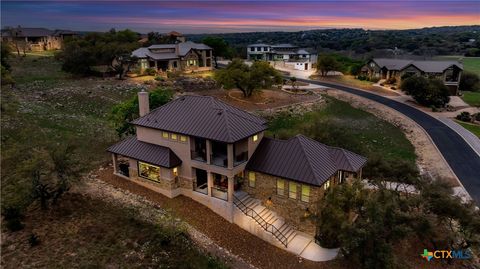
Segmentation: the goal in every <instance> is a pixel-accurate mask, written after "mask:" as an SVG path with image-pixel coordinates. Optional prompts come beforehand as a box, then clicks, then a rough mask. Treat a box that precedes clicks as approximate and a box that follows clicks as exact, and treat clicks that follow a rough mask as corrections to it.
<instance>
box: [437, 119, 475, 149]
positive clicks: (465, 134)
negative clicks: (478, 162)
mask: <svg viewBox="0 0 480 269" xmlns="http://www.w3.org/2000/svg"><path fill="white" fill-rule="evenodd" d="M438 120H439V121H441V122H443V123H444V124H445V125H447V126H448V127H450V129H452V130H454V131H455V132H457V134H459V135H460V136H461V137H462V138H463V139H464V140H465V142H467V144H468V145H470V147H472V149H473V150H474V151H475V152H476V153H477V154H478V156H480V139H479V138H478V137H477V136H476V135H474V134H472V133H471V132H470V131H468V130H467V129H465V128H463V126H462V125H460V124H458V123H456V122H455V121H453V120H451V119H449V118H445V117H439V118H438Z"/></svg>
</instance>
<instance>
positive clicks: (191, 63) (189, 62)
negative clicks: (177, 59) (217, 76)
mask: <svg viewBox="0 0 480 269" xmlns="http://www.w3.org/2000/svg"><path fill="white" fill-rule="evenodd" d="M188 65H190V66H192V65H197V60H188Z"/></svg>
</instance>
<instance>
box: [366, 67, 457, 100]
mask: <svg viewBox="0 0 480 269" xmlns="http://www.w3.org/2000/svg"><path fill="white" fill-rule="evenodd" d="M361 72H362V74H363V75H365V76H367V77H369V78H378V79H384V80H386V81H387V82H392V84H397V85H399V83H400V82H401V80H402V77H403V78H404V77H406V76H412V75H415V76H426V77H435V78H438V79H440V80H442V81H443V83H444V84H445V86H447V87H448V88H449V89H450V93H451V95H458V85H459V83H460V77H461V75H462V72H463V64H461V63H460V62H458V61H414V60H404V59H387V58H374V59H372V60H370V61H368V62H367V64H366V65H364V66H363V67H362V69H361Z"/></svg>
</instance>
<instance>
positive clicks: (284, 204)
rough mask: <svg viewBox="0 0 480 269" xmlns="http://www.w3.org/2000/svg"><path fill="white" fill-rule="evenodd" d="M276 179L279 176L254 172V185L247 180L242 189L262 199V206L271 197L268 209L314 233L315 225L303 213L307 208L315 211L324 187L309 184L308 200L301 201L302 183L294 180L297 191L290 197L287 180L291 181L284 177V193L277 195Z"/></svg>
mask: <svg viewBox="0 0 480 269" xmlns="http://www.w3.org/2000/svg"><path fill="white" fill-rule="evenodd" d="M247 174H248V173H247ZM278 179H281V178H278V177H274V176H270V175H267V174H263V173H258V172H255V187H250V186H249V184H248V182H245V183H244V184H243V186H242V189H243V190H244V191H245V192H247V193H248V194H250V195H251V196H252V197H255V198H256V199H259V200H260V201H262V204H263V205H264V206H266V205H265V202H266V201H267V200H268V199H269V198H271V200H272V205H271V206H268V207H269V208H270V209H272V210H273V211H275V212H276V213H278V214H279V215H280V216H281V217H283V218H284V219H285V221H286V222H288V223H289V224H291V225H293V226H294V227H295V228H296V229H297V230H299V231H302V232H306V233H309V234H314V233H315V225H314V223H313V221H312V220H310V219H308V218H305V213H306V212H307V208H308V211H309V212H315V211H316V210H317V205H318V201H319V200H320V199H321V198H322V197H323V195H324V188H323V187H318V186H313V185H309V186H310V197H309V201H308V202H303V201H302V200H301V199H300V198H301V188H302V187H301V186H302V183H298V182H295V184H296V185H297V193H296V198H295V199H292V198H290V197H289V182H291V181H290V180H286V179H284V180H285V190H284V195H279V194H277V180H278ZM304 185H305V184H304Z"/></svg>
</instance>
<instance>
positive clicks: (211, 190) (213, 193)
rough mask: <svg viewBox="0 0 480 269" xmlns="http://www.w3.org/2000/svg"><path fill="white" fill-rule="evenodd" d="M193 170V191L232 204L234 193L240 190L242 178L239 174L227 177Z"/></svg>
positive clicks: (197, 169)
mask: <svg viewBox="0 0 480 269" xmlns="http://www.w3.org/2000/svg"><path fill="white" fill-rule="evenodd" d="M193 169H194V173H193V175H195V178H194V180H193V191H195V192H198V193H201V194H203V195H206V196H209V197H213V198H217V199H221V200H223V201H226V202H229V203H232V202H233V194H234V192H235V191H238V190H240V189H241V185H242V183H243V177H242V176H241V175H240V174H239V175H236V176H234V177H228V176H225V175H221V174H219V173H215V172H212V171H206V170H203V169H200V168H193Z"/></svg>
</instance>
